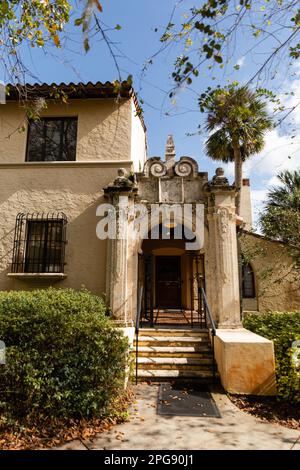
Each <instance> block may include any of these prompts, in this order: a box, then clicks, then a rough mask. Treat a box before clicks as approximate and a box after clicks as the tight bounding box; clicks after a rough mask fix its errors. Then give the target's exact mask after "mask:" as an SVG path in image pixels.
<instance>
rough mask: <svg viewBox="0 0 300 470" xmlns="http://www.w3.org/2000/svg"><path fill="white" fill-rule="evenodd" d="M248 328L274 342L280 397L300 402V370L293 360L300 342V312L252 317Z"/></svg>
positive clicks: (248, 320)
mask: <svg viewBox="0 0 300 470" xmlns="http://www.w3.org/2000/svg"><path fill="white" fill-rule="evenodd" d="M244 326H245V328H247V329H248V330H251V331H253V332H254V333H257V334H259V335H261V336H264V337H265V338H268V339H271V340H273V341H274V348H275V360H276V379H277V386H278V398H279V399H282V400H287V401H290V402H292V403H300V368H299V366H297V364H295V361H293V360H292V354H293V353H294V352H295V349H294V348H292V343H293V341H295V340H299V339H300V312H288V313H281V312H273V313H266V314H263V315H261V314H260V315H258V314H249V315H247V316H246V318H245V319H244Z"/></svg>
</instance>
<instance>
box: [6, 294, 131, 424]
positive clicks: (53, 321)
mask: <svg viewBox="0 0 300 470" xmlns="http://www.w3.org/2000/svg"><path fill="white" fill-rule="evenodd" d="M106 311H107V308H106V306H105V304H104V302H103V300H102V299H101V298H99V297H97V296H95V295H92V294H90V293H88V292H84V291H81V292H76V291H74V290H72V289H53V288H50V289H45V290H35V291H31V292H23V291H12V292H1V293H0V339H1V340H3V341H4V342H5V344H6V365H5V366H1V367H0V409H1V410H2V413H5V414H6V415H7V416H11V417H18V418H19V417H22V416H26V417H27V418H28V416H30V415H34V414H36V412H38V413H39V414H44V415H49V416H56V417H101V416H106V415H107V414H108V413H109V412H110V405H111V403H112V401H113V400H114V399H115V398H116V397H117V396H118V393H119V391H120V390H121V389H122V388H123V386H124V376H125V367H126V365H127V361H128V354H127V351H128V343H127V340H126V339H125V338H124V336H123V335H122V333H121V332H120V330H117V329H116V328H114V327H113V324H112V322H111V321H110V319H109V318H107V317H106V316H105V314H106Z"/></svg>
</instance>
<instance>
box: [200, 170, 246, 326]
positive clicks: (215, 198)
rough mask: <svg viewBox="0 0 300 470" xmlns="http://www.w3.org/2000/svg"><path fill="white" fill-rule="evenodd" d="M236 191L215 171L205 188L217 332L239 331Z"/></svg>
mask: <svg viewBox="0 0 300 470" xmlns="http://www.w3.org/2000/svg"><path fill="white" fill-rule="evenodd" d="M235 193H236V190H235V187H234V186H230V185H229V183H228V180H227V178H225V177H224V170H223V169H222V168H217V170H216V174H215V176H214V177H213V179H212V181H211V182H210V183H208V184H207V187H206V194H207V197H208V214H207V218H208V228H209V236H208V250H207V257H206V259H207V266H206V268H207V269H206V288H207V297H208V302H209V304H210V306H211V310H212V314H213V315H214V317H215V319H216V321H217V324H218V328H240V327H241V317H240V294H239V274H238V250H237V234H236V213H235Z"/></svg>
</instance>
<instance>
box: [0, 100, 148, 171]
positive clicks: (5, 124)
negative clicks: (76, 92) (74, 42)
mask: <svg viewBox="0 0 300 470" xmlns="http://www.w3.org/2000/svg"><path fill="white" fill-rule="evenodd" d="M133 109H135V105H134V103H133V100H132V99H130V100H121V101H120V102H118V103H117V102H116V101H115V100H114V99H89V100H72V101H70V102H69V103H68V104H62V103H53V102H48V107H47V109H45V110H43V111H42V112H41V116H45V117H46V116H48V117H49V116H53V117H60V116H74V117H78V129H77V149H76V160H77V161H99V160H101V161H108V160H109V161H110V160H119V161H120V160H122V161H123V160H132V161H133V162H134V166H135V167H137V168H135V169H136V170H138V167H139V162H140V161H141V162H142V163H141V165H142V166H143V162H144V160H145V157H146V140H145V132H144V129H143V127H142V124H141V121H140V119H139V117H138V116H136V115H135V113H134V111H133ZM24 117H25V114H24V108H23V107H22V105H21V104H18V103H16V102H8V103H7V104H6V105H5V106H1V107H0V163H17V162H24V161H25V158H26V143H27V130H25V131H24V132H19V131H18V128H19V127H20V126H21V125H22V124H24V122H25V121H24Z"/></svg>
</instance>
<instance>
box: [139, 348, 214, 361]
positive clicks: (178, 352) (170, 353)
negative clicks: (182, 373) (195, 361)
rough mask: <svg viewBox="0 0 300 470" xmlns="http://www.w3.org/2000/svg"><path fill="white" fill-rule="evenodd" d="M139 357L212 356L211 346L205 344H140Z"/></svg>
mask: <svg viewBox="0 0 300 470" xmlns="http://www.w3.org/2000/svg"><path fill="white" fill-rule="evenodd" d="M138 355H139V357H156V356H158V357H193V358H202V357H208V356H212V352H211V348H209V347H207V346H205V345H195V346H186V347H184V346H177V347H176V346H175V347H168V346H156V345H155V346H139V350H138Z"/></svg>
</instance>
